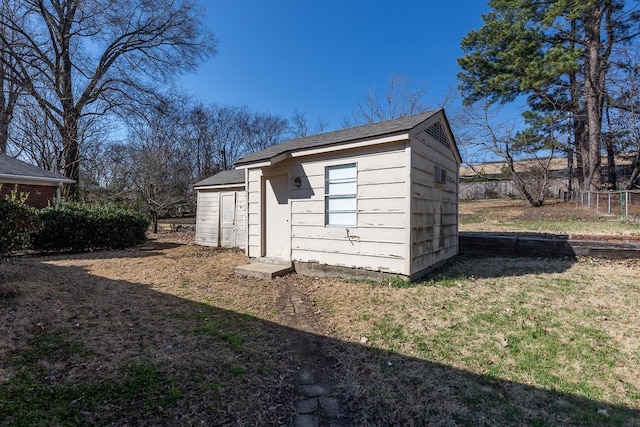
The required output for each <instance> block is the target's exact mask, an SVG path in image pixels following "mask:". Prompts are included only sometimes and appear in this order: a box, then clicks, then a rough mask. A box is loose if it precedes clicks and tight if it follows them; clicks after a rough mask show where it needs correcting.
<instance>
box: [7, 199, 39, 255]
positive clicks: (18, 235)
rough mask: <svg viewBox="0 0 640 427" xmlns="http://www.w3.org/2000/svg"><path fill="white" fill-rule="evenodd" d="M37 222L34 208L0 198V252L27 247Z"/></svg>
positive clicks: (36, 228) (35, 229) (37, 225)
mask: <svg viewBox="0 0 640 427" xmlns="http://www.w3.org/2000/svg"><path fill="white" fill-rule="evenodd" d="M39 224H40V222H39V218H38V215H37V214H36V210H35V209H33V208H30V207H29V206H26V205H24V203H20V202H18V201H13V200H5V199H0V254H7V253H11V252H15V251H22V250H25V249H28V248H29V247H30V245H31V236H32V235H33V234H34V233H35V232H37V231H38V229H39Z"/></svg>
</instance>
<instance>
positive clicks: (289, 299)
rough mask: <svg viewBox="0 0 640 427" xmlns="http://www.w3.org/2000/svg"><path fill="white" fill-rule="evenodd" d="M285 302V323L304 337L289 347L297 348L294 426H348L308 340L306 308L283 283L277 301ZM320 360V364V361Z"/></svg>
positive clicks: (318, 355) (311, 340)
mask: <svg viewBox="0 0 640 427" xmlns="http://www.w3.org/2000/svg"><path fill="white" fill-rule="evenodd" d="M280 301H281V302H283V303H285V310H284V312H285V314H287V317H288V320H289V322H288V323H289V324H290V326H291V327H293V328H296V329H298V330H300V331H302V332H303V334H304V333H305V332H306V333H307V334H304V335H305V337H303V336H301V337H300V342H297V343H296V342H295V341H294V342H293V345H297V346H299V347H300V350H301V354H300V362H301V365H302V366H301V367H300V369H299V371H298V375H297V378H296V392H297V395H298V399H297V400H296V402H295V404H294V405H295V409H296V420H295V424H294V425H295V426H296V427H320V426H328V427H343V426H350V425H352V424H353V423H352V421H351V420H350V419H349V417H348V416H345V413H344V412H345V411H344V408H342V405H341V404H340V401H339V397H338V396H336V393H335V390H334V387H333V386H332V384H331V378H328V377H327V375H328V374H327V372H326V369H322V368H326V365H327V362H326V359H325V358H324V356H323V354H322V346H321V344H320V343H319V342H318V341H319V340H317V339H314V338H310V337H313V336H314V335H312V334H314V333H315V332H314V329H313V327H312V326H311V325H310V324H309V317H308V316H307V307H306V306H305V304H304V301H303V300H302V297H301V296H300V294H299V293H298V291H297V290H296V289H295V287H294V286H293V285H291V284H287V285H286V288H285V289H284V294H283V295H282V298H281V300H280ZM323 360H324V362H323Z"/></svg>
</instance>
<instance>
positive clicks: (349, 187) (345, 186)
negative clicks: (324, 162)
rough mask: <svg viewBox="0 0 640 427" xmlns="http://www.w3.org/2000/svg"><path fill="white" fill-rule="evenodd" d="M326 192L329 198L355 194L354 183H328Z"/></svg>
mask: <svg viewBox="0 0 640 427" xmlns="http://www.w3.org/2000/svg"><path fill="white" fill-rule="evenodd" d="M327 190H328V191H327V194H328V195H331V196H338V195H344V194H356V191H357V189H356V182H355V181H352V182H329V183H327Z"/></svg>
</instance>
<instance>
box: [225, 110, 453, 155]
mask: <svg viewBox="0 0 640 427" xmlns="http://www.w3.org/2000/svg"><path fill="white" fill-rule="evenodd" d="M441 111H442V109H437V110H431V111H426V112H424V113H421V114H415V115H413V116H406V117H401V118H399V119H393V120H387V121H384V122H378V123H373V124H368V125H362V126H356V127H352V128H347V129H341V130H336V131H333V132H327V133H321V134H318V135H311V136H306V137H303V138H296V139H291V140H289V141H285V142H283V143H281V144H277V145H273V146H271V147H268V148H265V149H264V150H262V151H258V152H256V153H252V154H249V155H246V156H244V157H242V158H241V159H240V160H238V162H237V163H236V165H237V166H241V165H247V164H250V163H257V162H262V161H267V160H270V159H272V158H274V157H276V156H279V155H281V154H286V153H290V152H294V151H298V150H306V149H310V148H319V147H325V146H330V145H335V144H343V143H347V142H353V141H357V140H362V139H367V138H373V137H382V136H386V135H393V134H397V133H401V132H407V131H410V130H411V129H413V128H414V127H416V126H418V125H419V124H420V123H422V122H424V121H425V120H427V119H428V118H430V117H432V116H434V115H436V114H438V113H439V112H441Z"/></svg>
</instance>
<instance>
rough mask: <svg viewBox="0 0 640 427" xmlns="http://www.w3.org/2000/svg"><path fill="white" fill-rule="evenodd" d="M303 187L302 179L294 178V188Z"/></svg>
mask: <svg viewBox="0 0 640 427" xmlns="http://www.w3.org/2000/svg"><path fill="white" fill-rule="evenodd" d="M301 185H302V180H301V179H300V177H299V176H296V177H295V178H293V186H294V187H296V188H300V186H301Z"/></svg>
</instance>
